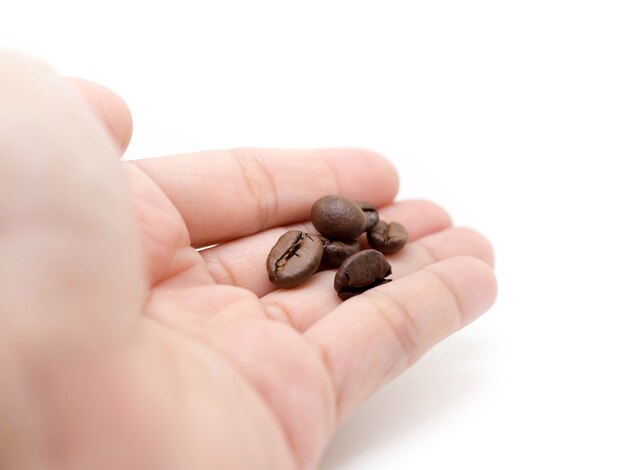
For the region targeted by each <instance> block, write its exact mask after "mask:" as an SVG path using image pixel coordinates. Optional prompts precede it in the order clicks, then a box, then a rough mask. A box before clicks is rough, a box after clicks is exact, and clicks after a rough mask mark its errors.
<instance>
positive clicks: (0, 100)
mask: <svg viewBox="0 0 626 470" xmlns="http://www.w3.org/2000/svg"><path fill="white" fill-rule="evenodd" d="M0 72H1V73H0V105H1V109H2V111H0V196H1V197H0V258H1V259H2V265H1V266H0V293H1V300H0V321H1V322H2V326H3V327H2V329H1V331H0V358H2V359H0V361H1V362H0V367H2V369H0V372H2V374H0V375H1V377H0V442H1V444H0V467H2V468H5V467H4V465H5V464H6V468H25V469H26V468H41V467H45V468H63V469H65V468H72V469H73V468H76V469H78V468H150V469H156V468H163V469H172V468H175V469H183V468H202V469H206V468H216V469H218V468H219V469H229V468H242V469H263V468H268V469H282V468H286V469H289V468H304V469H310V468H314V467H315V466H316V464H317V463H318V461H319V458H320V457H321V453H322V452H323V449H324V447H325V445H326V444H327V442H328V440H329V438H330V436H331V435H332V433H333V431H334V430H335V428H336V426H337V424H338V423H339V422H340V421H341V420H342V419H344V418H345V417H346V416H347V415H348V414H349V413H350V412H351V411H352V410H353V409H354V408H355V407H356V406H357V405H358V404H359V403H361V402H362V401H363V400H364V399H365V398H367V397H368V396H369V395H371V394H372V393H373V392H374V391H376V390H377V389H378V388H379V387H381V386H382V385H383V384H385V383H386V382H388V381H389V380H390V379H392V378H393V377H395V376H396V375H398V374H399V373H400V372H402V371H403V370H405V369H406V368H407V367H408V366H410V365H411V364H412V363H413V362H415V361H416V360H417V359H418V358H419V357H420V356H421V355H422V354H423V353H424V352H425V351H426V350H428V349H429V348H430V347H431V346H433V345H434V344H436V343H437V342H438V341H440V340H441V339H443V338H444V337H446V336H447V335H449V334H451V333H453V332H454V331H456V330H458V329H459V328H460V327H462V326H464V325H465V324H467V323H469V322H470V321H472V320H473V319H474V318H476V317H477V316H478V315H479V314H481V313H482V312H484V311H485V310H486V309H488V308H489V306H490V305H491V304H492V303H493V301H494V299H495V291H496V287H495V280H494V277H493V274H492V270H491V268H490V266H489V265H490V264H492V262H493V255H492V251H491V248H490V246H489V244H488V242H487V241H486V240H485V239H484V238H483V237H482V236H481V235H479V234H477V233H476V232H473V231H471V230H468V229H461V228H452V227H451V223H450V220H449V218H448V217H447V215H446V214H445V212H443V211H442V210H441V209H439V208H438V207H436V206H434V205H433V204H431V203H428V202H425V201H405V202H400V203H393V202H392V201H393V199H394V196H395V194H396V191H397V187H398V179H397V175H396V173H395V171H394V170H393V168H392V167H391V166H390V164H389V163H388V162H387V161H386V160H384V159H383V158H382V157H380V156H378V155H376V154H373V153H371V152H367V151H362V150H347V149H342V150H316V151H287V150H258V149H240V150H230V151H213V152H199V153H196V154H188V155H180V156H171V157H164V158H159V159H149V160H141V161H137V162H132V163H130V162H122V163H120V162H119V161H118V160H117V159H118V158H119V154H120V153H121V152H120V151H119V148H120V147H121V148H125V146H126V145H127V143H128V139H129V136H130V118H129V116H128V115H127V112H126V109H125V107H124V105H123V104H122V103H121V102H120V101H119V99H118V98H117V97H115V96H114V95H112V94H111V93H110V92H108V91H106V90H104V89H101V88H99V87H97V86H95V85H93V84H89V83H82V82H75V83H73V84H72V85H70V84H68V82H67V81H65V80H63V79H61V78H60V77H57V76H55V75H53V74H52V73H51V72H49V71H48V70H47V69H45V68H43V67H42V66H41V65H39V64H34V63H32V62H30V61H29V60H26V59H23V58H17V57H12V56H7V55H4V56H0ZM77 88H78V90H79V91H80V92H81V93H80V94H81V95H82V96H79V94H77V93H76V92H75V90H76V89H77ZM85 102H88V103H89V104H90V105H91V106H87V105H85ZM94 110H95V111H96V113H95V114H94V112H93V111H94ZM97 116H99V119H98V117H97ZM102 122H104V124H106V126H103V125H102ZM105 127H108V130H109V131H110V132H107V131H106V130H105ZM111 135H112V136H113V139H112V138H111ZM129 188H130V190H129ZM326 194H341V195H344V196H346V197H350V198H354V199H358V200H367V201H370V202H372V203H374V204H376V205H377V206H380V207H381V218H383V219H385V220H397V221H399V222H401V223H403V224H404V225H405V226H406V227H407V229H408V232H409V238H410V242H409V243H408V244H407V246H406V247H405V248H404V249H403V250H402V251H401V252H399V253H398V254H396V255H392V256H389V261H390V262H391V264H392V268H393V276H392V278H393V280H394V281H393V282H391V283H389V284H385V285H383V286H380V287H378V288H376V289H373V290H371V291H368V292H366V293H364V294H362V295H360V296H357V297H355V298H353V299H350V300H348V301H346V302H343V303H342V302H341V301H340V300H339V298H338V297H337V296H336V294H335V292H334V290H333V288H332V278H333V276H334V271H325V272H320V273H318V274H316V275H315V276H313V278H312V279H310V280H309V281H308V282H306V283H305V284H304V285H302V286H300V287H298V288H296V289H291V290H280V289H276V288H275V287H274V286H273V285H272V284H271V283H270V282H269V281H268V279H267V273H266V272H265V258H266V256H267V253H268V252H269V250H270V248H271V247H272V245H273V244H274V243H275V241H276V240H277V238H278V237H279V236H280V235H281V234H282V233H284V231H285V230H287V229H288V227H287V226H288V225H289V224H296V223H300V224H301V225H297V227H307V230H312V228H311V227H310V225H309V224H307V223H306V219H307V218H308V214H309V210H310V207H311V205H312V203H313V202H314V201H315V200H316V199H318V198H319V197H321V196H323V195H326ZM291 226H292V225H289V227H291ZM202 247H209V248H206V249H204V250H200V251H198V249H199V248H202ZM407 406H409V404H407Z"/></svg>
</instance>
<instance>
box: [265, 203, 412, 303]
mask: <svg viewBox="0 0 626 470" xmlns="http://www.w3.org/2000/svg"><path fill="white" fill-rule="evenodd" d="M311 220H312V222H313V226H314V227H315V228H316V229H317V230H318V231H319V233H320V235H316V234H311V233H305V232H302V231H300V230H290V231H288V232H287V233H285V234H283V235H282V236H281V237H280V238H279V239H278V241H277V242H276V244H275V245H274V247H273V248H272V250H271V251H270V253H269V255H268V257H267V262H266V267H267V272H268V274H269V279H270V281H271V282H273V283H274V284H276V285H277V286H278V287H283V288H289V287H296V286H298V285H300V284H302V283H303V282H304V281H306V280H307V279H308V278H309V277H311V276H312V275H313V274H315V272H316V271H317V270H318V268H319V267H320V265H321V266H325V267H329V268H339V269H338V270H337V273H336V275H335V283H334V287H335V290H336V291H337V294H338V295H339V297H340V298H341V299H342V300H346V299H349V298H350V297H353V296H355V295H358V294H360V293H362V292H365V291H366V290H368V289H371V288H373V287H376V286H379V285H381V284H385V283H386V282H390V281H391V279H388V276H389V275H390V274H391V266H390V265H389V262H388V261H387V260H386V259H385V257H384V256H383V253H384V254H392V253H395V252H397V251H399V250H400V249H401V248H402V247H403V246H404V245H405V244H406V241H407V237H408V235H407V231H406V229H405V228H404V227H403V226H402V225H401V224H399V223H397V222H391V223H387V222H384V221H382V220H379V217H378V211H377V210H376V207H374V206H373V205H372V204H369V203H367V202H358V201H353V200H351V199H346V198H344V197H340V196H324V197H323V198H321V199H319V200H317V201H316V202H315V204H313V207H312V208H311ZM363 233H367V241H368V244H369V246H370V247H371V248H373V249H370V250H362V251H361V243H360V242H359V240H358V238H359V237H360V236H361V235H362V234H363Z"/></svg>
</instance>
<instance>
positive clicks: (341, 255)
mask: <svg viewBox="0 0 626 470" xmlns="http://www.w3.org/2000/svg"><path fill="white" fill-rule="evenodd" d="M360 249H361V244H360V243H359V242H358V240H349V241H342V240H328V239H327V238H325V239H324V256H323V257H322V264H325V265H326V266H328V267H330V268H336V267H337V266H339V265H340V264H341V263H343V260H345V259H346V258H348V257H350V256H352V255H353V254H355V253H357V252H358V251H359V250H360Z"/></svg>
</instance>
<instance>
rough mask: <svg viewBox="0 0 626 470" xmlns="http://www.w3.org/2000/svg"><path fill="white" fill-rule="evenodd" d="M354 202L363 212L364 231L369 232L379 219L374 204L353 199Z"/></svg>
mask: <svg viewBox="0 0 626 470" xmlns="http://www.w3.org/2000/svg"><path fill="white" fill-rule="evenodd" d="M354 202H356V203H357V205H358V206H359V207H360V208H361V210H362V211H363V213H364V214H365V231H366V232H369V231H370V230H372V229H373V228H374V227H375V226H376V224H377V223H378V220H379V218H378V211H377V210H376V207H374V205H373V204H370V203H369V202H362V201H354Z"/></svg>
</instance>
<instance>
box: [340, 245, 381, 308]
mask: <svg viewBox="0 0 626 470" xmlns="http://www.w3.org/2000/svg"><path fill="white" fill-rule="evenodd" d="M390 274H391V266H390V265H389V262H388V261H387V260H386V259H385V257H384V256H383V255H382V254H381V253H380V252H378V251H376V250H363V251H359V252H358V253H356V254H354V255H352V256H350V257H349V258H348V259H346V260H345V261H344V262H343V263H341V266H340V267H339V270H338V271H337V274H335V290H336V291H337V294H338V295H339V298H340V299H341V300H346V299H349V298H350V297H353V296H355V295H359V294H361V293H363V292H365V291H366V290H368V289H371V288H373V287H376V286H380V285H382V284H385V283H387V282H391V279H385V278H386V277H387V276H389V275H390Z"/></svg>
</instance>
